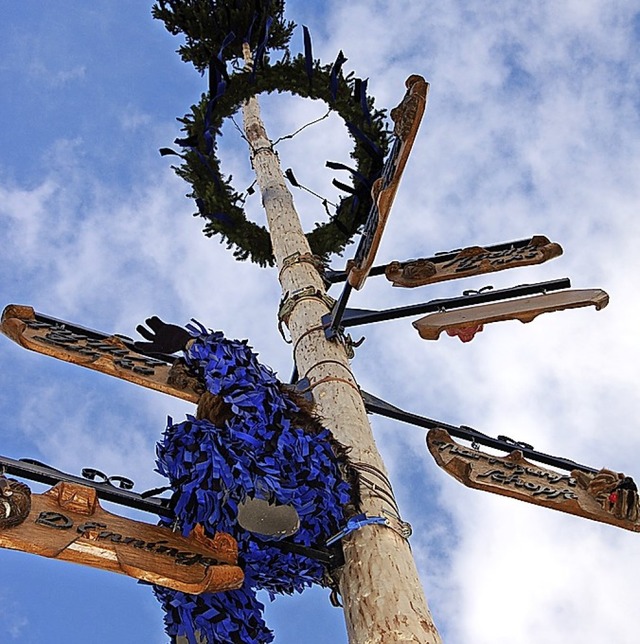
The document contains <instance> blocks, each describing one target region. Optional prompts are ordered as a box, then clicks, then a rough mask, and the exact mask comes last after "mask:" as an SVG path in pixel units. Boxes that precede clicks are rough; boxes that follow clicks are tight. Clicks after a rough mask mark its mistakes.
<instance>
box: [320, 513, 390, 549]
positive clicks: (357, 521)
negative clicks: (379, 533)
mask: <svg viewBox="0 0 640 644" xmlns="http://www.w3.org/2000/svg"><path fill="white" fill-rule="evenodd" d="M387 524H388V522H387V520H386V519H385V518H384V517H368V516H367V515H366V514H364V513H363V514H356V515H355V516H353V517H351V518H350V519H349V520H348V521H347V525H346V526H345V527H344V528H342V530H340V532H338V533H336V534H334V535H333V537H331V538H330V539H328V540H327V546H331V545H333V544H334V543H336V541H340V539H344V537H346V536H347V535H348V534H350V533H352V532H353V531H354V530H358V529H359V528H362V527H363V526H365V525H387Z"/></svg>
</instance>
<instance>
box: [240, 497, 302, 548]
mask: <svg viewBox="0 0 640 644" xmlns="http://www.w3.org/2000/svg"><path fill="white" fill-rule="evenodd" d="M238 523H239V524H240V525H241V526H242V527H243V528H244V529H245V530H248V531H249V532H253V533H255V534H259V535H262V536H264V537H271V538H272V539H283V538H284V537H290V536H291V535H294V534H295V533H296V532H298V530H299V529H300V517H299V516H298V513H297V512H296V510H295V508H294V507H292V506H290V505H274V504H272V503H269V501H265V500H264V499H246V500H245V501H244V502H243V503H240V504H239V505H238Z"/></svg>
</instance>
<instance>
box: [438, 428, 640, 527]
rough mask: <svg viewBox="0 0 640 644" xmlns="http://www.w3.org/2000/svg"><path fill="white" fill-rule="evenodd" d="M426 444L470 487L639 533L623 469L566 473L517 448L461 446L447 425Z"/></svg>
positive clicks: (635, 497) (633, 493) (632, 494)
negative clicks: (497, 451)
mask: <svg viewBox="0 0 640 644" xmlns="http://www.w3.org/2000/svg"><path fill="white" fill-rule="evenodd" d="M427 446H428V447H429V451H430V452H431V454H432V456H433V458H434V459H435V461H436V463H437V464H438V465H439V466H440V467H441V468H442V469H443V470H445V471H446V472H448V473H449V474H450V475H451V476H453V478H455V479H457V480H458V481H460V483H462V484H463V485H466V486H467V487H470V488H474V489H476V490H483V491H485V492H492V493H493V494H500V495H502V496H510V497H512V498H514V499H518V500H520V501H526V502H527V503H533V504H534V505H540V506H542V507H545V508H551V509H553V510H558V511H560V512H566V513H568V514H575V515H577V516H580V517H584V518H586V519H592V520H593V521H599V522H600V523H608V524H610V525H613V526H616V527H618V528H624V529H625V530H631V531H633V532H640V520H639V518H638V492H637V488H636V486H635V484H634V483H633V481H632V480H631V479H630V478H629V477H625V476H624V475H623V474H620V473H617V472H612V471H611V470H606V469H603V470H600V471H599V472H598V473H597V474H588V473H586V472H582V471H577V470H574V471H573V472H571V473H570V474H562V473H559V472H556V471H554V470H549V469H546V468H543V467H540V466H539V465H536V464H534V463H531V462H530V461H527V460H526V459H525V458H524V456H523V454H522V452H521V451H519V450H514V451H513V452H511V454H509V455H508V456H505V457H501V456H494V455H491V454H486V453H485V452H481V451H480V450H476V449H472V448H469V447H463V446H462V445H459V444H458V443H456V442H455V441H454V440H453V439H452V438H451V436H450V435H449V433H448V432H446V431H445V430H444V429H432V430H430V431H429V433H428V434H427Z"/></svg>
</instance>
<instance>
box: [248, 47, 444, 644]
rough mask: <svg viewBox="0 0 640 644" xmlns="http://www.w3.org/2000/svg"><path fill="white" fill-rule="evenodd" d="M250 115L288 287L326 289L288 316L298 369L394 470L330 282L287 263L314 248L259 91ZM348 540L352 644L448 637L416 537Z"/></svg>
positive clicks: (355, 446)
mask: <svg viewBox="0 0 640 644" xmlns="http://www.w3.org/2000/svg"><path fill="white" fill-rule="evenodd" d="M249 56H250V52H249V51H248V46H246V49H245V61H247V60H250V58H249ZM243 114H244V128H245V134H246V137H247V139H248V141H249V145H250V147H251V157H252V163H253V167H254V169H255V173H256V177H257V182H258V185H259V187H260V191H261V194H262V203H263V207H264V209H265V211H266V215H267V221H268V225H269V231H270V234H271V240H272V244H273V250H274V255H275V258H276V262H277V266H278V268H279V270H280V273H279V275H280V283H281V286H282V292H283V294H284V295H287V294H288V295H289V296H291V295H294V294H295V293H296V292H297V291H299V290H300V289H303V288H306V287H312V288H313V290H314V291H316V292H317V294H318V296H316V297H305V298H303V299H299V300H295V301H296V305H295V307H294V308H293V311H292V312H291V314H290V317H289V319H288V322H287V325H288V328H289V333H290V335H291V340H292V342H293V346H294V347H295V355H294V360H295V363H296V366H297V368H298V372H299V374H300V376H301V377H303V376H308V377H309V379H310V380H311V382H312V386H313V394H314V398H315V401H316V405H317V412H318V414H319V415H320V416H321V418H322V420H323V423H324V424H325V426H326V427H327V428H328V429H330V430H331V431H332V432H333V435H334V436H335V438H336V439H337V440H338V441H340V443H342V444H343V445H345V446H346V447H350V448H351V452H350V454H349V458H350V459H351V460H352V461H353V462H356V463H357V462H359V463H364V464H365V465H368V466H372V467H374V468H376V469H377V470H379V471H380V472H382V473H383V474H384V475H385V476H386V469H385V466H384V463H383V462H382V459H381V457H380V454H379V453H378V450H377V448H376V445H375V441H374V438H373V434H372V431H371V427H370V425H369V421H368V419H367V414H366V411H365V407H364V403H363V400H362V397H361V395H360V393H359V391H358V386H357V383H356V381H355V379H354V377H353V374H352V372H351V368H350V365H349V361H348V358H347V355H346V351H345V349H344V347H343V346H342V345H341V344H339V343H337V342H331V341H328V340H326V338H325V336H324V331H323V330H322V328H321V317H322V316H323V315H325V314H326V313H328V312H329V306H328V305H327V304H326V303H325V301H323V299H322V297H321V295H322V294H324V293H325V288H324V284H323V281H322V279H321V277H320V275H319V273H318V272H317V271H316V269H315V268H314V267H313V266H312V265H311V264H309V263H306V262H296V263H293V264H290V265H288V266H287V267H286V268H283V266H284V260H285V259H287V258H289V257H291V256H292V255H294V254H295V253H300V254H303V255H304V254H306V253H309V252H310V250H309V245H308V242H307V239H306V237H305V235H304V233H303V231H302V228H301V224H300V220H299V217H298V214H297V213H296V210H295V207H294V204H293V198H292V195H291V193H290V192H289V190H288V188H287V186H286V184H285V180H284V175H283V173H282V170H281V168H280V164H279V160H278V158H277V155H276V154H275V152H274V151H273V148H272V145H271V141H270V140H269V138H268V136H267V133H266V131H265V129H264V125H263V123H262V120H261V118H260V109H259V106H258V101H257V100H256V99H255V98H252V99H250V100H249V101H247V103H246V104H245V105H244V107H243ZM320 381H321V382H320ZM368 478H373V480H375V482H376V483H378V484H380V486H381V487H382V488H384V489H385V490H386V491H387V492H388V493H390V494H392V490H391V489H390V486H388V485H385V484H384V483H383V482H382V480H379V479H378V478H376V475H370V476H368ZM361 496H362V511H364V512H366V513H367V514H368V515H369V516H381V515H382V514H383V513H384V511H385V510H388V509H389V505H390V504H389V503H388V502H385V501H383V500H382V499H381V498H380V497H379V496H377V495H376V496H374V495H372V494H371V493H370V491H369V490H368V489H367V488H366V487H363V488H362V490H361ZM343 546H344V554H345V560H346V563H345V566H344V567H343V569H342V570H341V571H340V592H341V595H342V600H343V604H344V614H345V621H346V626H347V633H348V637H349V642H350V643H351V644H382V643H385V644H396V643H398V642H416V643H420V644H437V643H440V642H441V640H440V636H439V634H438V632H437V630H436V627H435V626H434V623H433V620H432V617H431V613H430V612H429V608H428V606H427V602H426V599H425V596H424V592H423V590H422V586H421V584H420V580H419V578H418V574H417V570H416V566H415V562H414V559H413V556H412V554H411V550H410V548H409V544H408V543H407V541H406V540H405V539H404V538H403V537H401V536H400V535H399V534H398V533H397V532H396V531H395V530H394V529H392V528H390V527H387V526H382V525H369V526H365V527H363V528H360V529H359V530H356V531H354V532H352V533H351V534H350V535H349V536H348V537H346V538H345V539H344V540H343Z"/></svg>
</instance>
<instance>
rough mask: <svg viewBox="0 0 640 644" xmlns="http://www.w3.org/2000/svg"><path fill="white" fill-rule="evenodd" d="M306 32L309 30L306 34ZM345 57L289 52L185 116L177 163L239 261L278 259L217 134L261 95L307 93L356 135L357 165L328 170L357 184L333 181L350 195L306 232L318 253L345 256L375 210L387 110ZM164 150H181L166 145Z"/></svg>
mask: <svg viewBox="0 0 640 644" xmlns="http://www.w3.org/2000/svg"><path fill="white" fill-rule="evenodd" d="M305 33H306V32H305ZM345 60H346V59H345V58H344V57H343V56H342V52H340V54H339V56H338V58H337V59H336V62H335V63H333V65H325V66H323V65H321V64H320V63H319V62H318V61H313V62H310V60H309V55H308V52H307V54H306V55H303V54H300V55H298V56H296V57H295V58H293V59H290V57H289V56H288V55H285V56H284V58H283V59H282V60H281V61H278V62H276V63H275V64H273V65H269V64H265V65H264V66H263V67H262V68H261V69H259V70H258V71H257V72H255V73H249V72H238V73H235V74H233V75H231V76H230V77H229V78H228V81H225V82H222V83H218V87H221V89H219V90H218V94H217V95H216V96H214V97H213V98H211V96H210V94H209V95H203V97H202V100H201V101H200V103H199V104H198V105H194V106H192V108H191V113H190V114H187V115H186V116H184V117H183V118H181V119H179V120H180V122H182V123H183V131H184V132H185V133H186V137H185V138H182V139H177V140H176V143H178V144H179V145H181V146H183V152H182V153H181V154H180V155H179V156H180V157H181V158H182V159H183V163H182V164H181V165H180V166H178V167H174V169H175V171H176V173H177V174H178V175H179V176H180V177H182V178H183V179H185V180H186V181H187V182H188V183H189V184H190V185H191V186H192V191H191V193H189V195H188V196H190V197H193V198H194V199H195V201H196V204H197V207H198V212H197V213H194V216H200V217H203V218H204V219H205V220H206V221H207V223H206V225H205V227H204V231H203V232H204V234H205V235H207V236H208V237H213V236H214V235H219V236H220V237H221V239H222V241H223V242H226V244H227V248H229V249H233V253H234V256H235V257H236V259H239V260H246V259H250V260H251V261H252V262H254V263H256V264H259V265H260V266H272V265H273V264H274V257H273V251H272V247H271V240H270V237H269V232H268V231H267V229H266V228H264V227H263V226H260V225H258V224H256V223H254V222H251V221H249V220H248V219H247V217H246V214H245V211H244V209H243V198H242V195H241V194H240V193H238V192H237V191H236V190H235V189H234V188H233V186H232V185H231V179H230V178H226V177H225V176H224V175H223V174H222V173H221V170H220V160H219V158H218V156H217V145H216V141H217V138H218V137H219V136H220V134H221V128H222V125H223V122H224V120H225V119H226V118H229V117H231V116H233V115H234V114H235V113H236V112H237V111H238V110H239V109H240V108H241V106H242V104H243V102H245V101H246V100H247V99H248V98H250V97H251V96H257V95H259V94H262V93H273V92H287V93H290V94H294V95H296V96H300V97H303V98H310V99H314V100H322V101H324V102H325V103H326V104H327V106H328V107H329V108H330V110H332V111H335V112H336V113H337V114H338V115H339V116H340V117H341V118H342V120H343V121H344V123H345V125H346V127H347V130H348V132H349V134H350V136H351V138H352V139H353V142H354V148H353V150H352V152H351V157H352V158H353V159H354V161H355V167H354V168H352V167H348V166H346V165H343V164H339V163H327V165H328V166H329V167H332V168H335V169H340V170H347V171H349V172H350V173H351V175H352V177H353V184H352V185H346V184H344V183H342V182H338V181H336V180H334V185H336V186H337V187H339V188H341V189H342V190H344V191H346V192H347V196H345V197H344V198H342V199H341V200H340V203H339V204H338V208H337V210H336V213H335V214H334V216H332V217H331V218H330V219H329V221H326V222H323V223H317V224H316V226H315V228H314V229H313V230H312V231H310V232H309V233H307V239H308V241H309V245H310V247H311V251H312V253H314V254H315V255H318V256H320V257H322V258H325V259H326V258H328V256H329V255H331V254H334V253H340V252H341V251H343V250H344V248H345V247H346V246H347V244H349V242H350V241H351V240H352V238H353V236H354V235H355V234H356V233H357V232H358V231H359V230H360V229H361V227H362V226H363V225H364V223H365V221H366V220H367V216H368V214H369V209H370V207H371V185H372V184H373V182H374V181H375V179H377V178H378V177H379V176H380V174H381V171H382V167H383V164H384V157H385V155H386V153H387V150H388V147H389V137H390V134H389V132H388V130H387V127H386V120H385V113H384V111H378V110H375V109H374V106H373V99H371V98H370V97H369V96H367V94H366V81H362V80H360V79H357V78H353V77H352V75H349V76H348V77H346V78H345V77H344V76H343V74H342V72H341V67H342V64H343V63H344V61H345ZM161 153H163V154H177V153H176V152H174V151H173V150H170V149H167V148H165V149H163V150H161Z"/></svg>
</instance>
